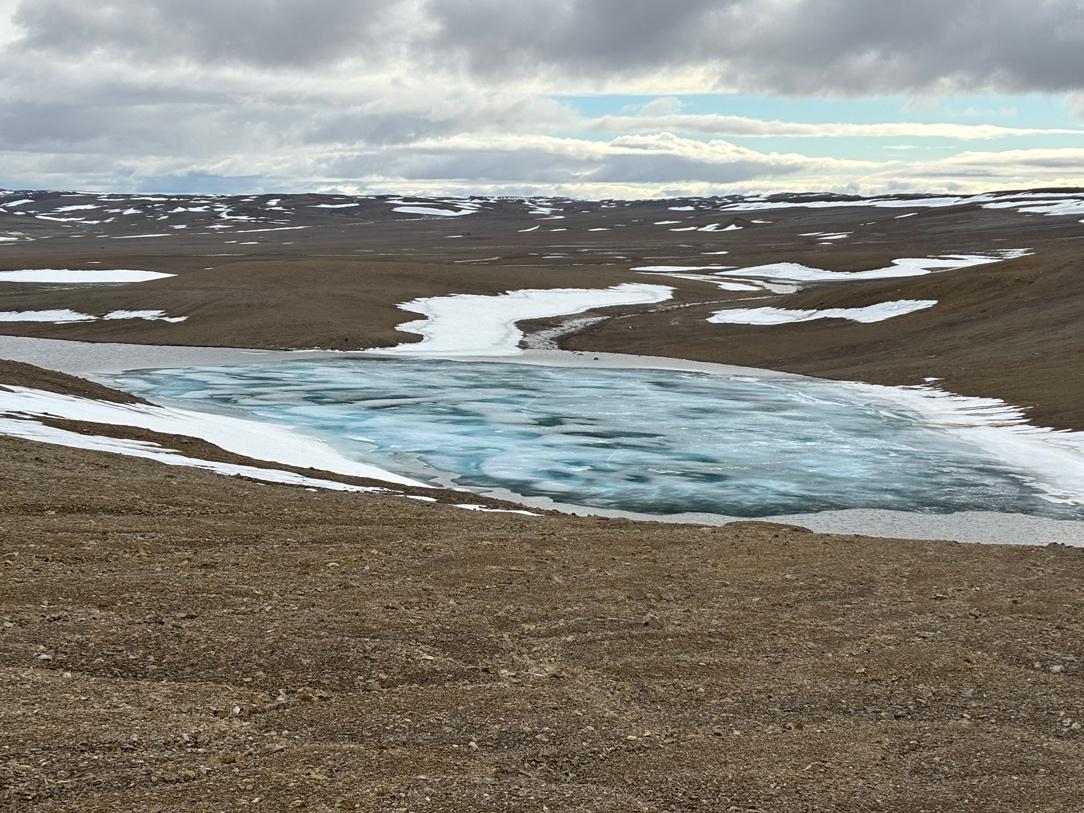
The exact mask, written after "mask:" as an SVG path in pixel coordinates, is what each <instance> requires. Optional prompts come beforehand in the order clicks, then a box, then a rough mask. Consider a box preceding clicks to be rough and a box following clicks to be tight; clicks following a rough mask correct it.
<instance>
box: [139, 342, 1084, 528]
mask: <svg viewBox="0 0 1084 813" xmlns="http://www.w3.org/2000/svg"><path fill="white" fill-rule="evenodd" d="M117 381H118V383H119V384H120V385H121V386H123V387H124V388H126V389H128V390H130V391H134V392H137V393H140V394H142V395H145V396H147V397H151V398H155V399H159V400H161V399H169V400H172V401H181V402H184V403H185V405H186V406H189V407H197V408H199V407H203V408H210V409H227V410H230V411H240V412H241V413H247V414H248V415H250V416H256V417H258V418H261V419H265V420H270V421H274V422H277V423H280V424H287V425H290V426H292V427H294V428H295V429H298V430H300V431H303V432H307V433H310V434H313V435H317V436H319V437H321V438H322V439H324V440H326V441H328V442H330V443H332V444H333V445H335V446H336V447H337V448H339V449H340V450H341V451H342V452H343V453H345V454H346V455H348V456H350V457H353V458H354V459H357V460H360V461H365V462H371V463H375V464H377V465H379V466H381V467H382V468H385V469H387V470H391V471H395V472H398V473H401V474H405V475H408V476H411V477H414V478H416V479H421V480H428V481H429V482H432V483H434V484H438V483H440V484H448V483H453V484H455V485H458V486H463V487H467V488H470V489H473V490H477V491H481V492H486V491H490V490H497V489H501V490H506V491H508V492H512V493H514V494H518V495H522V496H525V497H531V498H540V497H541V498H549V499H551V500H553V501H555V502H557V503H563V504H571V505H580V506H586V507H591V508H596V509H606V510H619V511H629V512H635V513H640V514H655V515H672V514H681V513H690V512H691V513H707V514H721V515H726V516H732V517H750V518H752V517H764V516H772V515H781V514H801V513H811V512H820V511H829V510H835V509H850V508H867V509H888V510H896V511H910V512H944V513H947V512H957V511H997V512H1005V513H1021V514H1032V515H1037V516H1045V517H1051V518H1073V519H1080V518H1082V517H1084V513H1082V511H1081V508H1080V506H1070V505H1059V504H1057V503H1054V502H1051V501H1048V500H1046V499H1044V497H1043V495H1042V492H1041V491H1040V490H1039V489H1038V488H1036V487H1034V486H1033V485H1031V484H1029V482H1028V481H1027V479H1026V477H1024V476H1022V475H1021V474H1019V473H1017V472H1014V471H1012V470H1010V469H1009V468H1007V467H1005V466H1003V465H1001V464H999V463H998V462H997V461H995V460H993V459H992V458H991V457H990V456H989V455H988V454H987V453H986V452H984V451H983V449H981V448H980V447H978V446H975V445H972V444H971V443H969V442H968V441H967V440H966V439H964V438H963V437H960V436H958V435H957V434H955V433H953V432H952V431H950V430H947V429H943V428H938V427H934V426H930V425H928V424H926V423H924V422H923V420H922V418H921V416H919V415H917V414H915V413H913V412H911V411H909V410H908V409H907V408H906V407H905V406H903V405H901V404H899V403H895V402H893V401H892V400H891V399H889V398H888V397H883V398H882V397H878V396H876V395H873V394H869V393H866V392H865V391H863V390H861V389H859V388H855V387H852V386H848V385H846V384H839V383H835V382H829V381H821V380H816V379H804V378H797V377H795V378H790V377H786V378H775V377H768V378H754V377H747V376H724V375H707V374H701V373H686V372H673V371H659V370H628V369H584V368H559V367H539V366H527V365H517V364H493V363H464V362H448V361H421V360H408V361H398V360H331V361H296V362H285V363H274V364H254V365H238V366H228V367H215V368H211V367H200V368H186V369H170V370H149V371H137V372H129V373H127V374H125V375H123V376H121V377H119V378H118V379H117Z"/></svg>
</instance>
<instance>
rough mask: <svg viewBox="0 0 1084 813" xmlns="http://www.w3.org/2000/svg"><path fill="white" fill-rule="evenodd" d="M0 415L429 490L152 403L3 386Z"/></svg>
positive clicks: (236, 425)
mask: <svg viewBox="0 0 1084 813" xmlns="http://www.w3.org/2000/svg"><path fill="white" fill-rule="evenodd" d="M0 415H8V416H18V415H23V416H30V417H39V418H40V417H53V418H61V419H65V420H72V421H86V422H88V423H102V424H108V425H111V426H134V427H136V428H139V429H146V430H148V431H150V432H161V433H164V434H172V435H184V436H187V437H193V438H199V439H201V440H205V441H207V442H208V443H211V444H214V445H215V446H218V447H219V448H221V449H225V450H226V451H228V452H233V453H234V454H238V455H243V456H245V457H251V458H253V459H255V460H266V461H269V462H272V463H279V464H282V465H289V466H296V467H297V468H302V469H307V468H314V469H322V470H323V471H330V472H335V473H336V474H343V475H347V476H350V477H365V478H368V479H372V480H383V481H385V482H389V483H396V484H398V485H406V486H423V485H424V484H423V483H419V482H417V481H415V480H410V479H408V478H406V477H400V476H399V475H397V474H392V473H391V472H388V471H384V470H383V469H380V468H377V467H376V466H370V465H367V464H365V463H355V462H354V461H352V460H349V459H347V458H345V457H343V456H342V455H341V454H339V453H338V452H337V451H335V449H333V448H332V447H331V446H329V445H328V444H326V443H323V442H322V441H319V440H316V439H315V438H309V437H306V436H305V435H302V434H299V433H297V432H294V431H292V430H291V429H288V428H286V427H283V426H278V425H275V424H267V423H262V422H256V421H248V420H243V419H241V418H234V417H231V416H228V415H219V414H212V413H204V412H194V411H190V410H184V409H174V408H172V407H162V406H154V405H148V404H116V403H110V402H107V401H94V400H91V399H88V398H79V397H77V396H74V395H60V394H57V393H53V392H45V391H43V390H34V389H29V388H26V387H14V386H12V387H7V388H6V389H5V388H3V387H0Z"/></svg>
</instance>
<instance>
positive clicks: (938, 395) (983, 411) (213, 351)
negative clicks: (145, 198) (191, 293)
mask: <svg viewBox="0 0 1084 813" xmlns="http://www.w3.org/2000/svg"><path fill="white" fill-rule="evenodd" d="M0 358H4V359H8V360H12V361H21V362H24V363H28V364H33V365H35V366H38V367H44V368H47V369H52V370H55V371H57V372H62V373H67V374H69V375H76V376H80V377H83V378H87V379H89V380H92V381H96V382H98V383H102V384H106V385H109V386H113V387H115V386H116V384H115V382H114V381H113V379H112V376H114V375H116V374H119V373H122V372H125V371H131V370H137V369H150V368H168V367H195V366H228V365H235V364H260V363H269V362H275V363H277V362H285V361H299V360H327V359H342V360H347V359H362V360H364V359H369V360H397V361H402V360H404V359H403V357H402V356H400V355H396V354H391V353H386V352H382V350H380V349H377V350H361V351H334V350H321V349H313V350H261V349H244V348H229V347H193V346H173V345H137V344H122V343H92V342H76V341H68V340H62V339H39V338H27V337H17V336H0ZM416 360H419V361H421V360H425V361H458V362H469V363H499V364H525V365H534V366H550V367H565V368H571V367H582V368H594V369H629V370H632V369H650V370H667V371H674V372H696V373H704V374H709V375H749V376H757V377H760V378H776V379H808V378H812V377H811V376H804V375H800V374H795V373H786V372H780V371H774V370H765V369H761V368H752V367H741V366H735V365H724V364H717V363H712V362H699V361H689V360H684V359H672V358H663V357H652V356H634V355H626V354H618V353H592V352H587V351H564V350H537V349H533V350H532V349H528V350H524V351H523V352H522V353H521V354H519V355H515V356H508V355H503V356H463V355H460V356H455V355H449V356H444V357H441V356H439V355H434V356H425V357H424V358H422V357H417V358H416ZM835 383H838V384H839V385H840V386H851V387H855V388H858V389H859V390H864V391H866V392H867V393H869V394H871V395H873V396H874V397H883V398H891V397H897V398H898V399H899V400H900V402H901V403H902V402H904V401H906V402H908V403H909V404H910V405H911V406H912V407H913V408H914V409H915V411H916V412H918V413H920V414H922V415H923V417H925V418H926V419H927V420H931V421H932V422H937V423H940V424H941V425H943V426H946V427H948V428H951V429H958V430H962V431H973V432H978V433H981V434H982V437H981V438H977V439H976V442H978V443H980V444H983V443H986V444H990V445H992V446H993V447H994V448H1000V447H1004V446H1005V444H1004V442H1003V441H1004V439H1005V438H1006V437H1008V438H1009V439H1010V440H1011V441H1013V443H1014V444H1015V445H1013V444H1009V445H1010V447H1011V448H1010V449H1009V454H1008V455H1007V456H1005V457H1003V459H1006V460H1008V461H1009V462H1012V463H1013V464H1014V466H1016V467H1020V468H1026V466H1020V462H1021V461H1024V462H1027V461H1029V460H1031V459H1032V456H1033V455H1034V454H1035V447H1036V446H1037V445H1040V444H1042V445H1047V444H1048V443H1049V441H1052V440H1053V441H1055V442H1056V443H1058V444H1060V445H1061V447H1063V449H1064V450H1065V452H1066V454H1073V455H1079V454H1081V452H1082V451H1084V441H1082V440H1081V439H1080V438H1078V437H1074V436H1075V435H1077V434H1079V433H1060V432H1055V431H1054V430H1048V429H1044V428H1042V427H1035V426H1032V425H1030V424H1027V423H1026V422H1025V421H1024V419H1023V416H1022V413H1020V412H1019V410H1017V409H1015V408H1014V407H1011V406H1010V405H1008V404H1004V403H1003V402H999V401H996V400H995V399H974V398H966V397H963V396H956V395H953V394H951V393H945V392H942V391H939V390H932V389H931V390H922V389H918V388H900V387H885V386H882V385H874V384H867V383H864V382H845V381H840V382H835ZM992 435H996V436H997V437H996V438H994V440H993V441H991V436H992ZM1067 443H1068V444H1069V445H1068V446H1067V445H1066V444H1067ZM987 448H990V446H988V447H987ZM1081 461H1082V462H1084V457H1081ZM1044 462H1049V456H1048V457H1046V458H1044ZM1056 462H1064V461H1056ZM1070 462H1071V463H1075V461H1070ZM1069 474H1070V475H1072V472H1071V471H1070V473H1069ZM1062 479H1064V480H1067V481H1068V480H1071V479H1072V478H1071V477H1068V478H1065V477H1063V478H1062ZM444 485H445V486H446V487H451V488H457V490H461V487H457V486H455V485H454V483H445V484H444ZM475 493H481V494H483V495H484V496H490V497H494V498H497V499H503V500H508V501H512V502H517V503H520V504H522V505H524V506H526V507H528V508H542V509H548V510H554V511H558V512H560V513H564V514H570V515H579V516H604V517H607V516H608V517H620V518H626V519H632V520H638V521H647V522H661V523H666V524H701V525H713V526H722V525H726V524H729V523H732V522H748V521H758V522H777V523H785V524H795V525H802V526H804V527H807V528H809V529H810V530H812V531H815V532H818V533H837V534H859V535H863V536H871V537H879V538H883V537H891V538H900V539H916V540H946V541H956V542H968V543H984V544H1018V545H1019V544H1062V545H1073V546H1084V520H1079V521H1078V520H1058V519H1049V518H1044V517H1035V516H1032V515H1026V514H1002V513H996V512H981V511H980V512H958V513H952V514H923V513H911V512H901V511H888V510H877V509H868V510H867V509H847V510H839V511H826V512H819V513H811V514H789V515H778V516H768V517H758V518H742V517H729V516H725V515H718V514H699V513H687V514H675V515H665V516H658V515H653V514H643V513H639V512H626V511H613V510H607V509H597V508H592V507H589V506H580V505H566V504H561V503H556V502H553V501H551V500H549V499H545V498H530V497H524V496H521V495H517V494H514V493H513V492H510V491H506V490H503V489H488V490H486V491H481V492H475ZM1021 539H1026V540H1028V541H1027V542H1021V541H1020V540H1021Z"/></svg>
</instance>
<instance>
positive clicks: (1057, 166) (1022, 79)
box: [0, 0, 1084, 198]
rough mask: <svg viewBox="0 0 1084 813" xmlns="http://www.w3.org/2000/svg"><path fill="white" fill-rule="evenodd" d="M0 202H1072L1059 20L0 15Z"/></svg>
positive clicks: (883, 4)
mask: <svg viewBox="0 0 1084 813" xmlns="http://www.w3.org/2000/svg"><path fill="white" fill-rule="evenodd" d="M0 72H2V74H3V76H2V81H0V95H2V101H0V152H2V163H0V186H2V187H6V188H53V189H60V188H62V189H80V190H83V189H85V190H106V191H171V192H185V191H192V192H261V191H267V192H288V191H344V192H351V193H355V192H356V193H379V192H389V191H391V192H405V193H433V194H469V193H479V194H546V195H550V194H553V195H570V196H580V197H626V198H628V197H648V196H658V195H678V194H722V193H728V192H774V191H812V190H817V191H821V190H825V191H838V192H857V193H864V194H873V193H882V192H896V191H934V192H944V191H982V190H990V189H1006V188H1021V187H1035V186H1067V185H1073V186H1084V0H1026V2H1025V0H951V2H948V1H947V0H907V2H898V0H680V2H678V1H675V2H664V1H663V0H93V1H92V2H88V0H0Z"/></svg>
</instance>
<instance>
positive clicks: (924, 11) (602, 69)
mask: <svg viewBox="0 0 1084 813" xmlns="http://www.w3.org/2000/svg"><path fill="white" fill-rule="evenodd" d="M429 13H430V14H431V15H433V18H434V19H435V20H436V22H437V24H438V30H437V32H436V34H435V42H436V43H437V44H438V45H439V46H440V47H441V48H444V49H447V50H449V51H451V52H453V53H457V54H460V55H462V56H463V57H464V58H465V59H466V61H467V64H468V65H469V67H470V69H471V70H472V71H474V72H475V73H477V74H482V75H485V76H487V77H490V78H500V77H507V76H510V75H513V76H523V75H530V74H532V73H536V72H538V71H543V72H547V73H556V74H559V75H574V76H575V75H582V74H583V73H585V72H586V74H587V75H588V76H593V77H595V78H597V79H599V80H600V81H601V80H604V79H606V78H608V77H610V76H615V75H616V76H628V75H638V74H643V73H645V72H650V71H656V70H660V69H671V70H676V69H681V68H702V69H706V70H707V71H708V72H709V73H710V75H711V76H713V77H714V79H715V81H716V83H717V84H718V85H720V86H734V87H737V88H739V89H743V90H756V91H771V92H781V93H811V92H817V93H840V94H848V93H873V92H904V93H913V92H920V91H924V90H931V89H933V90H943V89H948V88H957V89H959V88H963V89H976V88H1000V89H1006V90H1014V91H1017V90H1036V91H1066V90H1072V89H1076V88H1080V87H1081V86H1082V85H1084V4H1082V3H1080V2H1079V1H1078V0H1036V1H1035V2H1027V3H1023V2H1019V0H953V2H951V3H946V2H944V0H908V2H906V3H896V2H870V0H721V1H720V2H708V1H701V0H694V1H692V2H682V3H658V2H655V1H654V0H569V1H568V2H563V3H556V2H551V0H518V2H516V3H504V2H501V0H478V1H477V2H460V1H459V0H450V1H449V2H431V3H430V4H429Z"/></svg>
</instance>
